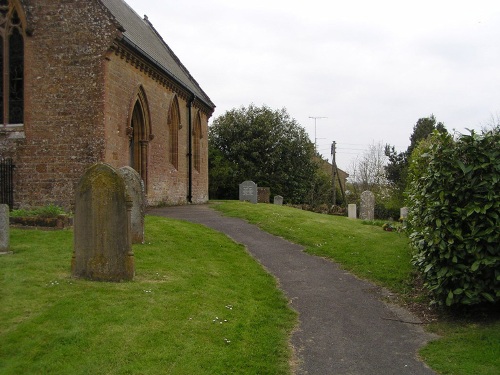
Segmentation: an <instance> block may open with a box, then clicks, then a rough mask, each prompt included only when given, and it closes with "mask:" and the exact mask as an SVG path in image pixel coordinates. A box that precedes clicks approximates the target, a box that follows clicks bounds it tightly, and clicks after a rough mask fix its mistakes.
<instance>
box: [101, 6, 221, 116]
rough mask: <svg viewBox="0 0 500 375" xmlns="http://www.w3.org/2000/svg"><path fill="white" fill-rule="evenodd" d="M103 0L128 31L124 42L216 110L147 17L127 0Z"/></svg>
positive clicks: (124, 36)
mask: <svg viewBox="0 0 500 375" xmlns="http://www.w3.org/2000/svg"><path fill="white" fill-rule="evenodd" d="M101 1H102V3H103V4H104V5H105V6H106V8H108V9H109V11H110V12H111V14H112V15H113V16H114V17H115V19H116V20H117V21H118V23H119V24H120V25H121V26H122V27H123V29H124V30H125V31H124V32H123V40H122V41H123V42H125V43H127V44H129V45H130V46H131V47H132V48H133V49H135V50H136V51H137V52H138V53H140V54H141V55H143V56H144V57H146V58H147V59H149V60H150V61H151V62H152V63H153V64H154V65H156V66H157V67H158V68H159V69H160V70H162V71H164V72H165V73H166V74H167V75H169V76H171V77H172V78H173V79H174V80H175V81H177V83H179V84H180V85H181V86H183V87H184V88H185V89H187V90H189V91H190V92H191V93H193V94H194V95H196V97H197V98H198V99H199V100H201V101H203V102H204V103H205V104H206V105H207V106H209V107H210V108H212V109H214V108H215V104H214V103H213V102H212V101H211V100H210V98H209V97H208V95H207V94H205V92H204V91H203V90H202V88H201V87H200V85H199V84H198V83H197V82H196V80H195V79H194V78H193V77H192V76H191V74H190V73H189V71H188V70H187V69H186V67H185V66H184V65H183V64H182V63H181V61H180V60H179V58H178V57H177V56H176V55H175V54H174V52H173V51H172V50H171V49H170V47H169V46H168V45H167V43H165V41H164V40H163V38H162V37H161V36H160V34H159V33H158V32H157V31H156V29H155V28H154V27H153V25H152V24H151V22H149V21H148V19H147V17H145V18H144V19H142V18H141V17H140V16H139V15H138V14H137V13H136V12H135V11H134V10H133V9H132V8H131V7H130V6H129V5H128V4H127V3H126V2H125V1H123V0H101Z"/></svg>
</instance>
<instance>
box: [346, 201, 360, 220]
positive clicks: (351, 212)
mask: <svg viewBox="0 0 500 375" xmlns="http://www.w3.org/2000/svg"><path fill="white" fill-rule="evenodd" d="M356 209H357V208H356V205H355V204H353V203H351V204H349V205H348V206H347V217H348V218H349V219H357V216H358V215H357V212H356Z"/></svg>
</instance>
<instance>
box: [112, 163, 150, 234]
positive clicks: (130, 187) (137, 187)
mask: <svg viewBox="0 0 500 375" xmlns="http://www.w3.org/2000/svg"><path fill="white" fill-rule="evenodd" d="M118 173H120V175H121V176H122V178H123V181H125V187H126V188H127V194H128V195H129V197H130V198H131V199H132V210H131V212H130V232H131V236H132V243H144V214H145V212H146V198H145V196H144V183H143V181H142V179H141V176H140V175H139V173H137V171H136V170H135V169H134V168H132V167H128V166H127V167H122V168H120V169H119V170H118Z"/></svg>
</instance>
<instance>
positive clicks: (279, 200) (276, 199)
mask: <svg viewBox="0 0 500 375" xmlns="http://www.w3.org/2000/svg"><path fill="white" fill-rule="evenodd" d="M274 204H277V205H280V206H282V205H283V197H282V196H281V195H275V196H274Z"/></svg>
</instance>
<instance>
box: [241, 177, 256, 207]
mask: <svg viewBox="0 0 500 375" xmlns="http://www.w3.org/2000/svg"><path fill="white" fill-rule="evenodd" d="M240 201H247V202H250V203H257V184H256V183H255V182H253V181H244V182H242V183H241V184H240Z"/></svg>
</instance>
